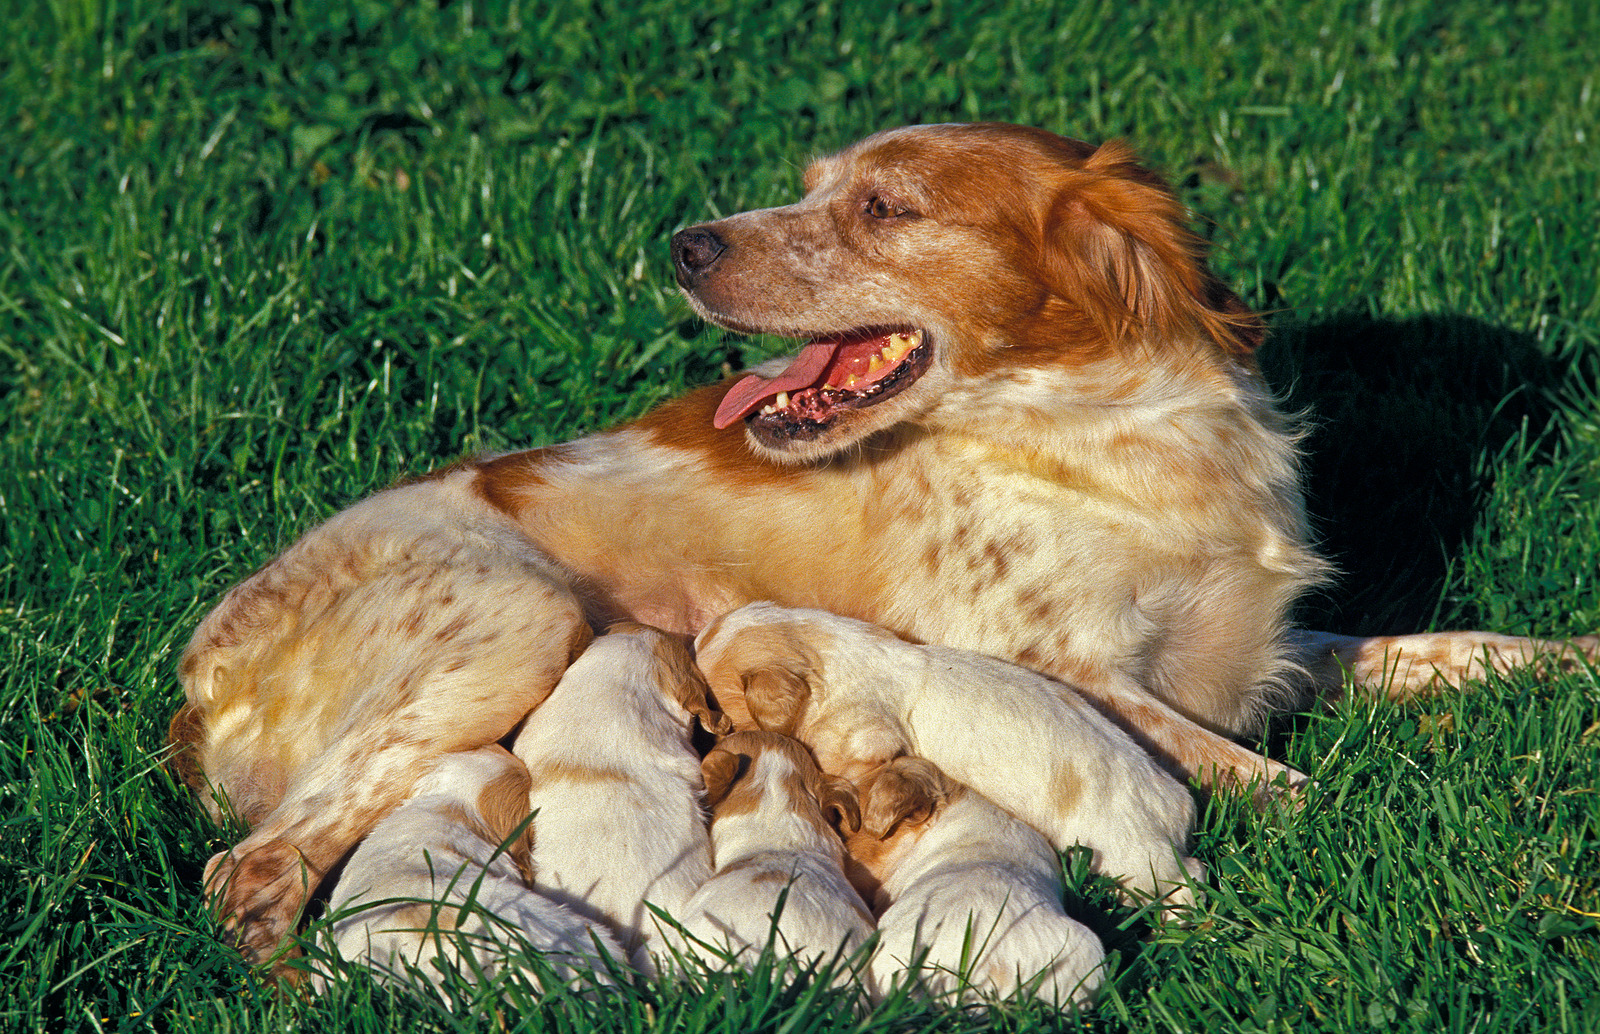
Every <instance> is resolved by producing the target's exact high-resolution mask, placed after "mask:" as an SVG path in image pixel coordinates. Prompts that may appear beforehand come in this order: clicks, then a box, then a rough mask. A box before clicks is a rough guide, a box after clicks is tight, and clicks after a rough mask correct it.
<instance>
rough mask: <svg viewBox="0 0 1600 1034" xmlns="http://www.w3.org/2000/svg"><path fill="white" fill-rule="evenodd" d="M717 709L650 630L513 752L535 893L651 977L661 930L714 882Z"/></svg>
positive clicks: (618, 630) (600, 645) (600, 658)
mask: <svg viewBox="0 0 1600 1034" xmlns="http://www.w3.org/2000/svg"><path fill="white" fill-rule="evenodd" d="M697 718H698V719H699V720H700V722H701V724H702V725H704V726H705V727H706V728H707V729H709V730H711V731H714V732H719V733H720V732H727V731H729V728H730V727H729V725H728V723H727V720H726V719H724V718H723V717H722V715H720V714H718V713H717V712H716V711H713V710H712V709H711V706H710V704H709V703H708V702H707V700H706V686H705V682H704V681H703V680H702V679H701V678H700V674H699V672H697V671H696V670H695V668H694V662H693V661H692V660H691V658H690V657H689V652H688V649H687V647H686V645H685V644H684V643H680V642H679V641H678V640H676V639H674V638H672V637H671V636H668V635H667V634H666V633H664V632H660V631H658V630H656V629H653V628H647V627H646V626H644V625H635V624H631V623H629V624H621V625H617V626H614V627H613V628H612V629H611V630H610V632H609V633H608V634H606V635H604V636H601V637H600V638H598V639H596V640H595V641H594V642H593V643H592V644H591V645H590V646H589V648H588V649H587V650H585V651H584V653H583V654H582V656H580V657H579V658H578V659H577V660H576V661H574V662H573V664H572V666H571V667H570V668H568V669H567V673H566V674H565V675H563V676H562V678H561V681H560V682H559V683H557V685H556V688H555V689H554V690H553V691H552V692H551V694H550V696H549V697H548V698H547V699H546V700H545V701H544V703H542V704H540V705H539V707H538V708H537V709H536V710H535V711H534V712H533V713H532V714H531V715H529V716H528V720H527V722H526V723H525V724H524V725H523V727H522V731H521V732H520V733H519V734H518V735H517V739H516V743H515V745H514V746H513V747H512V750H513V751H514V752H515V753H516V755H517V757H519V758H521V759H522V761H523V763H524V764H525V765H527V766H528V772H529V774H530V775H531V776H532V779H533V789H532V791H531V793H530V794H529V798H528V803H529V805H530V806H531V807H532V809H533V812H534V820H533V821H534V836H533V851H532V859H533V863H532V868H533V874H534V886H535V888H536V889H538V890H539V891H540V892H542V893H544V894H547V895H549V896H550V897H552V898H554V899H555V900H557V901H560V902H562V903H564V904H566V905H568V906H569V907H571V908H572V909H573V910H574V911H576V912H578V913H579V914H580V915H582V916H585V917H587V918H589V919H594V920H603V921H604V922H606V923H608V924H610V926H611V927H612V929H614V930H615V931H616V932H617V935H618V937H619V938H620V939H621V941H622V943H623V945H624V946H625V947H626V948H627V950H628V951H629V952H631V953H632V959H633V962H634V964H635V965H636V966H638V967H639V968H640V969H641V970H642V971H645V972H649V971H650V970H651V963H650V954H649V945H650V943H651V942H652V941H654V939H655V937H656V934H657V929H656V921H655V918H654V917H653V916H652V915H651V914H650V912H649V910H648V909H647V907H646V902H649V903H650V904H653V905H655V906H657V907H659V908H661V909H663V910H665V911H666V912H667V913H668V914H670V915H674V916H676V915H677V914H678V913H680V912H681V911H682V910H683V906H684V905H685V903H687V902H688V900H689V897H690V895H692V894H693V893H694V892H695V891H696V890H698V889H699V888H700V885H701V884H702V883H704V882H705V881H706V880H707V879H709V878H710V876H711V845H710V840H709V838H708V835H707V830H706V817H705V812H704V809H703V807H702V805H701V800H700V798H701V792H702V790H703V783H702V782H701V777H700V755H699V754H698V753H696V751H695V749H694V747H693V746H692V745H691V743H690V736H691V734H692V732H693V725H694V721H695V719H697Z"/></svg>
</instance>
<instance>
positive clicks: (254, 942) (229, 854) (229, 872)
mask: <svg viewBox="0 0 1600 1034" xmlns="http://www.w3.org/2000/svg"><path fill="white" fill-rule="evenodd" d="M247 843H248V841H246V843H245V844H240V845H239V846H238V847H235V848H234V849H233V850H231V851H223V852H221V853H219V854H217V855H214V856H213V857H212V859H211V860H210V861H209V862H207V863H206V875H205V886H206V894H207V897H208V898H209V899H210V902H211V907H212V910H213V911H214V912H215V913H216V914H217V916H218V918H219V919H220V920H221V921H222V929H223V934H224V936H225V937H226V938H227V940H228V942H229V943H230V944H232V945H233V946H234V947H236V948H238V949H239V952H240V954H242V955H243V956H244V957H245V959H246V961H248V962H250V963H251V964H252V965H257V966H260V965H266V964H268V963H273V962H278V961H280V960H281V956H284V955H285V954H287V950H288V949H287V946H285V944H284V942H285V940H287V938H288V936H289V934H290V933H292V932H293V931H294V928H295V925H296V924H297V923H298V922H299V919H300V913H301V911H302V910H303V909H304V908H305V904H306V900H307V899H308V898H309V897H310V896H311V891H312V890H313V889H315V882H316V879H315V876H314V875H313V873H312V872H311V869H310V867H309V866H307V865H306V862H305V859H304V858H303V857H301V854H300V852H299V851H298V850H296V849H295V847H294V846H293V845H292V844H290V843H289V842H287V841H285V840H271V841H268V842H267V843H266V844H264V845H262V846H260V847H257V848H254V849H247V848H246V844H247Z"/></svg>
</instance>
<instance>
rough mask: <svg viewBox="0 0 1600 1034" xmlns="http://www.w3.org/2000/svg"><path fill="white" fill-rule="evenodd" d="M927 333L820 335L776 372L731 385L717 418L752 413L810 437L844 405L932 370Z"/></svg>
mask: <svg viewBox="0 0 1600 1034" xmlns="http://www.w3.org/2000/svg"><path fill="white" fill-rule="evenodd" d="M925 337H926V336H925V335H924V334H923V332H922V331H920V330H916V329H908V328H898V329H892V330H882V329H870V330H859V331H852V332H851V333H849V334H844V335H840V336H836V337H826V338H819V339H817V340H814V341H812V342H810V343H809V344H807V345H806V346H805V347H804V348H802V349H801V350H800V354H799V355H798V356H796V357H795V360H794V362H792V363H790V364H789V366H788V368H787V369H785V370H784V371H783V372H782V373H780V374H778V375H777V376H776V377H758V376H756V375H754V374H751V375H750V376H749V377H746V378H744V379H743V380H741V381H740V382H739V383H737V384H735V385H734V386H733V387H732V388H729V389H728V393H727V394H726V395H724V396H723V398H722V404H721V405H720V406H718V407H717V415H716V417H715V418H714V420H713V423H714V424H715V425H716V426H717V427H718V428H719V429H720V428H724V427H727V426H728V425H729V424H732V423H733V422H734V421H735V420H739V419H748V420H750V421H751V422H752V423H755V424H759V425H762V426H767V425H770V429H771V430H775V431H781V432H782V433H783V434H784V436H785V437H791V438H792V437H800V438H805V437H810V436H811V435H813V434H815V433H817V432H819V431H821V430H822V429H823V428H825V427H827V425H828V424H829V423H831V422H832V420H833V418H834V416H835V415H836V414H837V413H839V411H841V410H845V409H860V408H862V407H863V406H871V405H874V404H876V403H879V402H882V401H883V400H885V399H887V398H891V397H893V396H894V395H897V394H899V393H900V392H902V391H904V390H905V389H906V388H908V387H910V386H911V384H912V383H913V382H914V381H916V379H917V378H918V377H921V376H922V375H923V374H924V373H927V372H928V367H929V365H931V363H932V361H933V348H932V347H931V346H930V345H929V344H928V342H927V341H926V340H925Z"/></svg>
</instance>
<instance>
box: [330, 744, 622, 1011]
mask: <svg viewBox="0 0 1600 1034" xmlns="http://www.w3.org/2000/svg"><path fill="white" fill-rule="evenodd" d="M527 817H528V773H527V771H526V769H524V768H523V766H522V765H521V764H520V763H518V761H517V759H516V758H513V757H512V756H511V755H510V754H508V753H507V752H506V751H505V749H504V748H502V747H497V746H491V747H484V748H482V749H479V750H475V751H469V752H466V753H461V754H447V755H445V756H444V757H443V758H440V759H439V761H438V763H437V764H436V765H435V766H434V767H433V769H432V771H430V772H429V773H427V774H426V775H424V776H423V777H422V779H421V780H420V781H419V782H418V783H417V788H416V793H415V794H414V795H413V796H412V798H411V799H410V800H408V801H407V802H406V803H404V804H402V805H401V806H400V807H399V809H397V810H396V811H394V812H392V813H391V814H390V815H389V816H388V817H386V818H385V819H384V820H383V821H382V822H380V823H378V825H377V826H376V827H375V828H374V829H373V831H372V833H371V834H370V835H369V836H368V837H367V838H366V839H365V840H364V841H362V843H361V846H360V847H358V848H356V851H355V853H354V854H353V855H351V856H350V860H349V862H347V863H346V865H345V868H344V872H343V874H342V875H341V876H340V877H339V881H338V883H337V884H335V886H334V890H333V894H332V897H331V899H330V901H329V906H328V908H329V914H330V916H332V917H333V918H332V922H331V923H330V924H329V927H330V929H329V933H330V941H331V946H332V948H333V950H334V951H335V952H337V953H338V954H339V955H340V956H341V957H342V958H344V959H345V960H346V961H348V962H352V963H356V964H359V965H364V966H367V967H369V968H371V969H372V970H373V971H374V972H375V973H376V974H377V975H378V976H379V979H381V980H383V981H385V982H387V983H394V984H400V985H409V986H418V985H428V986H431V987H434V988H437V987H438V986H439V985H440V983H441V981H442V980H443V973H444V971H445V970H447V969H448V970H455V971H456V972H458V973H460V974H461V975H462V976H463V977H465V978H466V979H469V980H474V979H479V978H482V979H489V978H492V977H493V976H494V975H495V974H496V973H497V972H498V971H499V970H500V969H501V968H502V967H504V966H507V965H513V966H521V967H522V968H524V969H525V970H526V971H527V972H529V973H530V974H532V975H534V976H535V977H536V978H538V979H540V980H541V981H543V979H544V978H545V977H546V975H549V976H550V977H552V978H553V979H555V980H556V981H559V982H561V983H568V982H571V981H574V980H578V979H584V980H587V981H590V982H593V983H600V984H611V983H615V980H614V979H613V977H612V975H611V971H610V969H609V968H608V960H611V961H614V964H615V965H619V966H620V965H622V964H623V960H624V958H625V956H624V955H623V952H622V948H621V946H620V945H618V944H617V942H616V939H615V938H613V937H612V936H611V934H610V933H609V932H608V931H607V930H606V929H605V928H604V927H602V926H599V925H597V924H594V923H592V922H587V921H585V920H583V919H581V918H579V917H578V916H577V915H575V914H574V913H572V912H571V911H569V910H567V909H566V908H564V907H562V906H561V905H558V904H556V903H555V902H553V901H551V900H549V899H548V898H544V897H541V896H540V895H538V894H536V893H534V892H533V891H531V890H529V889H528V883H527V875H526V866H527V851H528V844H527V839H528V838H527V832H526V826H527ZM513 837H515V839H514V840H513V839H512V838H513ZM529 949H532V950H534V951H537V952H538V953H539V954H540V955H541V956H542V957H543V960H544V962H545V963H546V964H547V965H548V969H545V968H542V967H540V966H538V965H536V964H533V963H532V962H531V961H530V960H529V958H528V954H527V953H528V950H529ZM316 983H317V985H318V986H319V987H321V986H325V984H326V979H325V978H323V977H319V978H318V979H317V981H316Z"/></svg>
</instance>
